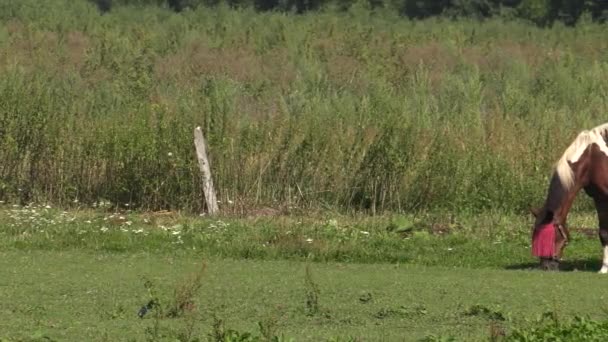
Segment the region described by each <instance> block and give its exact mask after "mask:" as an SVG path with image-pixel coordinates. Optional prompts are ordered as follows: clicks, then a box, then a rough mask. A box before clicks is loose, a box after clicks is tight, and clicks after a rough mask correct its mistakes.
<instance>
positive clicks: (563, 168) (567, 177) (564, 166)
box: [555, 123, 608, 190]
mask: <svg viewBox="0 0 608 342" xmlns="http://www.w3.org/2000/svg"><path fill="white" fill-rule="evenodd" d="M604 137H608V123H605V124H603V125H600V126H597V127H595V128H593V129H590V130H586V131H582V132H581V133H579V135H578V136H577V137H576V139H574V141H573V142H572V143H571V144H570V146H568V148H567V149H566V151H564V154H562V156H561V158H560V159H559V161H558V162H557V164H556V165H555V172H556V174H557V177H558V178H559V180H560V183H561V184H562V186H563V187H564V189H565V190H570V189H571V188H572V187H573V186H574V172H573V171H572V168H571V167H570V164H569V163H575V162H576V161H578V159H579V158H580V157H581V155H582V154H583V153H584V152H585V150H586V149H587V147H589V146H590V145H591V144H596V145H597V146H598V147H599V148H600V150H601V151H602V152H604V154H606V155H607V156H608V146H606V140H604Z"/></svg>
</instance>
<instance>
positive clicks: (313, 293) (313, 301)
mask: <svg viewBox="0 0 608 342" xmlns="http://www.w3.org/2000/svg"><path fill="white" fill-rule="evenodd" d="M304 286H305V289H306V314H307V315H308V316H314V315H316V314H317V313H319V286H318V285H317V284H316V283H315V281H314V279H313V278H312V271H311V268H310V264H307V265H306V270H305V276H304Z"/></svg>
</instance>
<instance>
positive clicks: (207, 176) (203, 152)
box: [194, 126, 219, 215]
mask: <svg viewBox="0 0 608 342" xmlns="http://www.w3.org/2000/svg"><path fill="white" fill-rule="evenodd" d="M194 146H195V147H196V158H197V159H198V166H199V168H200V170H201V176H202V178H203V192H204V193H205V201H206V202H207V211H208V212H209V215H214V214H215V213H217V212H218V210H219V208H218V206H217V198H216V197H215V188H214V187H213V179H212V178H211V168H210V167H209V159H208V158H207V143H206V142H205V137H203V131H202V130H201V127H200V126H198V127H196V128H195V129H194Z"/></svg>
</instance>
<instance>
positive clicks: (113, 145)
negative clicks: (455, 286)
mask: <svg viewBox="0 0 608 342" xmlns="http://www.w3.org/2000/svg"><path fill="white" fill-rule="evenodd" d="M0 8H2V11H1V12H0V13H1V14H0V51H1V52H2V53H1V54H0V72H1V73H2V75H3V77H2V78H1V80H0V98H2V103H1V106H0V136H1V137H2V139H1V140H0V159H1V160H2V161H3V162H2V164H1V165H0V179H1V181H0V199H1V200H5V201H11V202H17V203H18V202H21V203H22V204H27V203H29V202H31V201H35V202H38V203H41V202H46V201H48V202H53V203H56V204H58V205H63V206H68V205H71V204H72V203H73V202H74V201H79V202H80V203H86V204H89V205H91V204H93V203H95V202H98V201H100V200H103V201H110V202H112V203H114V204H115V205H119V206H125V205H129V206H131V207H138V208H142V209H154V210H158V209H173V210H177V209H179V210H186V211H191V212H198V211H200V209H201V208H202V207H203V201H202V199H201V197H202V195H201V191H200V188H201V184H200V177H199V172H198V166H197V164H196V160H195V157H194V153H193V142H192V140H193V137H192V136H193V129H194V127H196V126H199V125H200V126H201V127H202V128H203V130H204V133H205V134H206V137H207V138H208V142H209V144H210V157H211V162H212V171H213V173H214V180H215V183H216V185H217V188H218V192H219V194H218V195H219V198H220V199H221V201H222V203H221V209H222V210H223V211H224V212H226V213H238V214H241V213H247V212H249V211H252V210H255V209H259V208H261V207H272V208H275V209H277V210H281V211H283V212H291V211H293V210H298V209H310V208H314V209H328V208H329V209H332V210H339V211H343V212H352V211H357V210H366V211H370V212H374V213H376V212H382V211H408V212H412V211H428V210H449V211H457V212H461V211H470V212H473V211H476V212H482V211H486V210H503V211H508V212H521V211H522V210H523V209H525V208H527V207H528V206H530V205H536V204H538V203H540V201H541V200H542V198H543V196H544V192H545V188H546V186H547V183H548V182H547V179H548V176H549V175H550V167H551V165H552V164H553V162H554V161H555V160H556V159H557V158H558V157H559V156H560V154H561V153H562V151H563V150H564V149H565V147H566V146H567V145H568V144H569V142H570V141H571V140H572V139H573V138H574V137H575V136H576V134H577V133H578V131H579V130H581V129H585V128H590V127H593V126H595V125H598V124H601V123H603V122H604V120H605V119H604V116H603V115H604V114H603V113H605V109H606V101H605V96H606V95H605V94H606V91H605V89H606V86H607V82H608V81H606V80H608V77H606V70H607V66H608V64H607V61H606V58H605V56H606V55H607V54H606V49H607V46H608V43H607V42H606V40H605V39H604V37H605V27H604V26H603V25H600V24H593V23H586V22H584V21H583V22H582V23H580V24H579V25H578V26H576V27H574V28H573V27H564V26H560V25H559V24H556V25H554V27H552V28H544V29H541V28H537V27H535V26H533V25H531V24H529V23H525V22H518V21H504V20H500V19H492V20H488V21H485V22H483V23H480V22H478V21H472V20H467V19H461V20H455V21H449V20H446V19H429V20H425V21H410V20H407V19H405V18H401V17H398V16H396V15H395V14H393V13H392V12H390V11H386V12H383V11H382V10H376V11H370V10H368V9H366V8H365V6H362V5H360V4H358V5H355V6H353V7H352V8H351V9H349V10H348V11H346V12H339V13H334V12H332V11H326V12H320V13H308V14H305V15H291V14H285V13H272V12H266V13H256V12H254V11H253V10H250V9H246V8H245V9H239V10H237V9H229V8H228V7H225V6H218V7H215V8H199V9H197V10H196V11H185V12H183V13H180V14H176V13H173V12H171V11H170V10H168V9H163V8H160V7H154V6H146V7H129V6H122V7H121V6H117V7H115V8H114V9H113V10H112V11H111V12H109V13H106V14H104V15H100V14H99V12H98V11H97V9H96V7H95V6H94V5H93V4H91V3H89V2H87V1H83V0H78V1H67V0H53V1H45V2H43V3H40V2H39V1H33V0H26V1H20V2H19V3H14V2H12V1H7V0H3V1H0Z"/></svg>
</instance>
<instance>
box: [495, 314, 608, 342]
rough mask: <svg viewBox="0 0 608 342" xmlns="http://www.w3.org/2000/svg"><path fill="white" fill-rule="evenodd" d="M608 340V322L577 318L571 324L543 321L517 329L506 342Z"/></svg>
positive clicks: (550, 320) (551, 320)
mask: <svg viewBox="0 0 608 342" xmlns="http://www.w3.org/2000/svg"><path fill="white" fill-rule="evenodd" d="M606 340H608V321H597V320H592V319H590V318H587V317H581V316H576V317H574V319H572V320H571V321H569V322H558V321H555V320H553V319H549V320H547V319H543V320H541V321H537V322H534V324H533V325H532V326H531V327H525V328H516V329H514V330H513V332H512V333H511V334H510V335H508V336H507V337H506V338H505V341H517V342H541V341H560V342H561V341H564V342H565V341H598V342H599V341H606Z"/></svg>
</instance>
